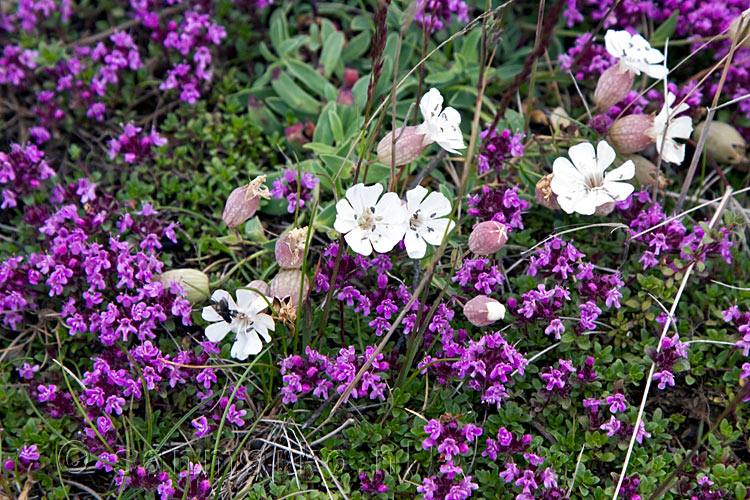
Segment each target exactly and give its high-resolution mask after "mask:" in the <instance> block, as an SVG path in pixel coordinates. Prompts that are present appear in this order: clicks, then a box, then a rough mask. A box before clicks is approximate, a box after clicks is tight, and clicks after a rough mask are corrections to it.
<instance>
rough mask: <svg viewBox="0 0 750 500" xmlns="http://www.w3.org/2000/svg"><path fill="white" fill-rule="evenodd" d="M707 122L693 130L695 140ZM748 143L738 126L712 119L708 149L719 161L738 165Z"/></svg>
mask: <svg viewBox="0 0 750 500" xmlns="http://www.w3.org/2000/svg"><path fill="white" fill-rule="evenodd" d="M748 22H750V20H749V21H748ZM705 126H706V122H705V121H703V122H700V123H699V124H698V126H697V127H695V130H694V131H693V140H694V141H695V142H698V141H699V140H700V137H701V134H702V133H703V127H705ZM746 148H747V143H746V142H745V139H744V137H742V136H741V135H740V133H739V132H738V131H737V129H736V128H734V127H733V126H731V125H729V124H728V123H724V122H717V121H712V122H711V124H710V125H709V129H708V135H707V136H706V151H708V154H710V155H711V157H713V158H714V159H715V160H716V161H718V162H719V163H728V164H730V165H736V164H738V163H742V162H744V161H745V152H746V151H745V149H746Z"/></svg>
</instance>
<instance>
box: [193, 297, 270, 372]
mask: <svg viewBox="0 0 750 500" xmlns="http://www.w3.org/2000/svg"><path fill="white" fill-rule="evenodd" d="M267 307H268V302H267V301H266V298H265V297H263V296H262V295H259V294H257V293H255V292H253V291H252V290H242V289H240V290H237V302H235V301H234V299H232V296H231V295H230V294H229V292H227V291H226V290H216V291H214V293H213V294H212V295H211V305H210V306H206V307H204V308H203V312H202V313H201V317H202V318H203V319H204V320H206V321H209V322H211V323H212V324H210V325H208V326H207V327H206V337H208V340H210V341H211V342H220V341H221V340H222V339H224V337H226V336H227V333H229V332H234V333H235V334H236V337H235V341H234V345H232V351H231V356H232V357H233V358H236V359H239V360H240V361H242V360H245V359H247V357H248V356H254V355H256V354H258V353H259V352H260V350H261V348H262V347H263V342H261V341H260V337H263V340H265V341H266V342H270V341H271V336H270V335H268V330H274V328H275V325H274V322H273V318H272V317H271V316H270V315H268V314H264V313H262V312H261V311H263V310H265V309H266V308H267ZM259 336H260V337H259Z"/></svg>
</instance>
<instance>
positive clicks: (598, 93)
mask: <svg viewBox="0 0 750 500" xmlns="http://www.w3.org/2000/svg"><path fill="white" fill-rule="evenodd" d="M634 79H635V75H634V74H633V72H632V71H630V70H628V69H627V68H625V66H623V65H621V64H620V63H617V64H615V65H614V66H610V67H609V68H607V69H606V70H605V71H604V73H602V76H600V77H599V81H598V82H596V89H595V90H594V104H596V105H597V107H598V108H599V109H600V110H602V111H604V112H606V111H607V110H608V109H609V108H611V107H612V106H614V105H615V104H617V103H618V102H620V101H621V100H622V99H623V98H624V97H625V96H626V95H628V92H630V89H632V88H633V80H634Z"/></svg>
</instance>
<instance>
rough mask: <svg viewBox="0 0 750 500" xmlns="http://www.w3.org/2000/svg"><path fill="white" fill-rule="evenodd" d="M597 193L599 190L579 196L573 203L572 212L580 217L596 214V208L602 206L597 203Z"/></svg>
mask: <svg viewBox="0 0 750 500" xmlns="http://www.w3.org/2000/svg"><path fill="white" fill-rule="evenodd" d="M599 192H600V190H598V189H595V190H592V191H586V192H584V195H583V196H580V197H579V198H578V200H577V202H576V203H575V208H574V211H576V212H578V213H579V214H581V215H594V212H596V207H598V206H599V205H600V204H603V203H599ZM558 203H559V201H558ZM560 206H562V205H560Z"/></svg>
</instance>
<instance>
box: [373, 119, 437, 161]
mask: <svg viewBox="0 0 750 500" xmlns="http://www.w3.org/2000/svg"><path fill="white" fill-rule="evenodd" d="M393 146H394V145H393V132H388V134H387V135H386V136H385V137H383V138H382V139H381V140H380V142H379V143H378V160H380V162H381V163H383V164H385V165H388V166H391V163H392V160H393V159H394V157H393ZM395 147H396V155H395V162H393V164H394V165H395V166H397V167H398V166H400V165H406V164H407V163H411V162H413V161H414V160H416V159H417V158H419V155H421V154H422V151H424V148H425V147H426V146H425V145H424V134H418V133H417V127H416V126H412V127H399V128H397V129H396V144H395Z"/></svg>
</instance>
